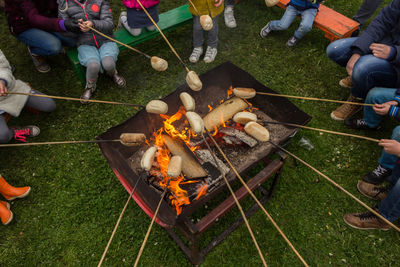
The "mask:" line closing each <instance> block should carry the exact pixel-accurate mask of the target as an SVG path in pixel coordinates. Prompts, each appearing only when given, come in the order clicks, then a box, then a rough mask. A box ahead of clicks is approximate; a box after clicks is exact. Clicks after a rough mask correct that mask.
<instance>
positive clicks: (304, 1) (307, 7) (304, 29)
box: [260, 0, 322, 47]
mask: <svg viewBox="0 0 400 267" xmlns="http://www.w3.org/2000/svg"><path fill="white" fill-rule="evenodd" d="M321 2H322V0H290V2H289V4H288V6H287V8H286V11H285V13H284V14H283V17H282V18H281V19H280V20H273V21H270V22H268V23H267V25H265V26H264V28H262V29H261V32H260V35H261V37H262V38H265V37H267V36H268V34H269V33H270V32H271V31H283V30H286V29H287V28H289V26H290V25H291V24H292V22H293V20H294V19H295V18H296V17H297V16H298V15H301V22H300V26H299V28H298V29H297V30H296V31H295V32H294V34H293V36H292V37H290V39H289V40H288V41H287V42H286V46H287V47H293V46H295V45H296V44H297V42H298V41H299V40H300V39H301V38H303V37H304V36H305V35H306V34H307V33H308V32H309V31H311V29H312V25H313V23H314V19H315V16H316V15H317V12H318V8H319V5H320V3H321Z"/></svg>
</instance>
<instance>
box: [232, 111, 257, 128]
mask: <svg viewBox="0 0 400 267" xmlns="http://www.w3.org/2000/svg"><path fill="white" fill-rule="evenodd" d="M233 121H234V122H237V123H240V124H243V125H246V124H247V123H248V122H250V121H257V115H256V114H254V113H251V112H244V111H242V112H238V113H236V114H235V116H233Z"/></svg>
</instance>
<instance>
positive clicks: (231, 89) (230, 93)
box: [227, 85, 233, 98]
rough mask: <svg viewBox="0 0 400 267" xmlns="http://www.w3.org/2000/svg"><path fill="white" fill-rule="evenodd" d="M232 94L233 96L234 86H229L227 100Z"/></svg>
mask: <svg viewBox="0 0 400 267" xmlns="http://www.w3.org/2000/svg"><path fill="white" fill-rule="evenodd" d="M232 94H233V88H232V85H231V86H229V89H228V91H227V98H229V97H230V96H231V95H232Z"/></svg>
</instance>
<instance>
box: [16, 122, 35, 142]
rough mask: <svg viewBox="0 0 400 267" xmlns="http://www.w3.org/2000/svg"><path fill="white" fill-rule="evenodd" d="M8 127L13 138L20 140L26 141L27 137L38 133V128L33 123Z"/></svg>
mask: <svg viewBox="0 0 400 267" xmlns="http://www.w3.org/2000/svg"><path fill="white" fill-rule="evenodd" d="M10 129H11V130H12V131H13V133H14V136H13V137H14V139H15V140H17V141H21V142H26V138H27V137H36V136H38V135H39V134H40V128H39V127H37V126H35V125H28V126H23V127H20V126H11V127H10Z"/></svg>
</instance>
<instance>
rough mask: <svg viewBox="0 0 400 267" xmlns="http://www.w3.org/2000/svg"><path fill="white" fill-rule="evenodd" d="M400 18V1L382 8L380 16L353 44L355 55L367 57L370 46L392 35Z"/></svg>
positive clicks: (394, 0) (395, 0) (396, 0)
mask: <svg viewBox="0 0 400 267" xmlns="http://www.w3.org/2000/svg"><path fill="white" fill-rule="evenodd" d="M399 17H400V0H393V2H392V3H391V4H390V5H388V6H386V7H384V8H382V10H381V11H380V12H379V14H378V16H376V18H375V19H374V20H373V21H372V22H371V24H370V25H369V26H368V28H367V29H366V30H364V31H363V32H362V34H361V36H360V37H359V38H358V39H357V40H356V41H355V42H354V43H353V45H352V46H351V49H352V51H353V53H358V54H360V55H365V54H368V53H370V49H369V46H370V45H371V44H372V43H374V42H378V41H379V40H381V39H382V38H383V37H384V36H385V35H387V34H390V31H391V30H392V28H393V27H394V26H395V25H396V24H397V23H398V18H399Z"/></svg>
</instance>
